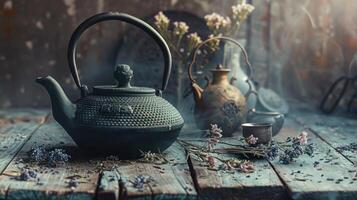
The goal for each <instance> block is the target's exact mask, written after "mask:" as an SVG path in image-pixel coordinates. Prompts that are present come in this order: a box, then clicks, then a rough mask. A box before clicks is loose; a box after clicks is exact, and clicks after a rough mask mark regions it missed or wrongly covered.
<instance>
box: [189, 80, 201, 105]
mask: <svg viewBox="0 0 357 200" xmlns="http://www.w3.org/2000/svg"><path fill="white" fill-rule="evenodd" d="M191 86H192V93H193V97H194V100H195V103H196V106H197V107H202V92H203V89H202V88H201V87H200V86H199V85H198V84H196V83H192V85H191Z"/></svg>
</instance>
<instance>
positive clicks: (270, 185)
mask: <svg viewBox="0 0 357 200" xmlns="http://www.w3.org/2000/svg"><path fill="white" fill-rule="evenodd" d="M187 139H189V138H187ZM221 141H223V142H229V143H231V144H241V141H239V140H238V139H237V137H233V138H223V139H222V140H221ZM194 143H195V144H199V145H204V144H203V143H202V142H194ZM224 146H225V145H223V144H221V145H218V146H217V147H218V148H222V147H224ZM217 156H218V157H220V158H221V159H230V158H235V157H236V156H234V155H217ZM190 163H191V167H192V169H191V170H192V174H193V179H194V181H195V184H196V188H197V190H198V193H199V198H200V199H286V198H287V193H286V190H285V188H284V186H283V184H282V183H281V182H280V180H279V177H278V176H277V175H276V173H275V171H274V170H273V169H272V168H271V166H270V165H269V162H267V161H266V160H254V161H253V163H254V165H255V166H256V170H255V172H253V173H249V174H247V173H242V172H238V171H228V172H227V171H223V170H222V171H221V170H218V171H214V170H209V169H207V166H204V165H202V163H201V162H200V161H197V160H195V159H193V158H190Z"/></svg>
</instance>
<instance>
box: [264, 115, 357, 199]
mask: <svg viewBox="0 0 357 200" xmlns="http://www.w3.org/2000/svg"><path fill="white" fill-rule="evenodd" d="M305 128H306V127H302V126H299V124H297V122H295V120H294V119H290V118H287V120H286V123H285V126H284V128H283V130H282V131H281V133H280V134H279V135H278V136H277V139H278V140H284V139H285V138H286V137H287V136H290V137H291V136H296V135H297V134H298V133H299V132H300V131H301V130H303V129H305ZM309 132H310V134H309V137H310V139H312V140H313V142H314V143H315V145H316V150H315V154H314V157H313V158H311V157H309V156H307V155H303V156H301V157H299V158H298V159H296V162H294V163H291V164H289V165H282V164H280V163H279V161H278V160H275V161H271V162H270V163H271V165H272V166H273V167H274V170H275V171H276V172H277V173H278V175H279V176H280V178H281V180H283V182H284V183H285V184H286V186H287V187H288V189H289V193H290V195H291V198H292V199H321V198H322V199H330V198H336V199H353V198H355V196H356V195H357V181H354V180H353V175H354V174H353V173H354V171H355V168H354V166H353V164H352V163H351V162H350V161H349V160H347V159H346V158H345V157H344V156H342V155H341V154H340V153H339V152H337V151H336V150H335V149H334V148H332V147H331V146H330V145H329V144H327V143H326V142H325V141H324V140H322V139H321V138H320V137H319V136H316V135H315V134H314V133H312V132H311V131H309ZM315 161H316V162H319V164H317V165H316V166H315V164H314V162H315Z"/></svg>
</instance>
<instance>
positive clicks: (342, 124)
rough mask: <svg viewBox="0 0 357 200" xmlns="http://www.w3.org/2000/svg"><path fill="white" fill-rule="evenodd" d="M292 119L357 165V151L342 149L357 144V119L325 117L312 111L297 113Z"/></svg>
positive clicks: (336, 116) (337, 116)
mask: <svg viewBox="0 0 357 200" xmlns="http://www.w3.org/2000/svg"><path fill="white" fill-rule="evenodd" d="M292 117H293V118H294V119H295V120H296V121H297V122H298V123H300V124H302V125H303V126H306V127H308V128H310V129H311V130H312V131H313V132H314V133H315V134H317V135H318V136H319V137H321V138H322V139H323V140H324V141H325V142H327V143H328V144H330V145H331V146H332V147H333V148H335V149H336V150H337V151H339V152H340V153H341V154H342V155H344V156H345V157H346V158H347V159H349V160H350V161H351V162H354V163H357V152H356V151H349V150H344V151H343V150H341V149H340V147H342V146H346V145H349V144H351V143H355V144H357V121H356V119H353V118H349V117H346V116H340V115H324V114H321V113H319V112H317V111H315V112H314V111H312V110H308V111H306V110H305V111H296V112H294V114H293V116H292Z"/></svg>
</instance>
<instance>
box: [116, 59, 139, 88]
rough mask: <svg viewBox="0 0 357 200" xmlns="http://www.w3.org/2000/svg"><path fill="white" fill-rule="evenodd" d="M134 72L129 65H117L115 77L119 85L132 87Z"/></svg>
mask: <svg viewBox="0 0 357 200" xmlns="http://www.w3.org/2000/svg"><path fill="white" fill-rule="evenodd" d="M133 75H134V73H133V70H131V68H130V66H129V65H126V64H119V65H117V66H116V67H115V71H114V78H115V79H116V81H117V82H118V83H117V87H121V88H122V87H131V85H130V80H131V78H132V77H133Z"/></svg>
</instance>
